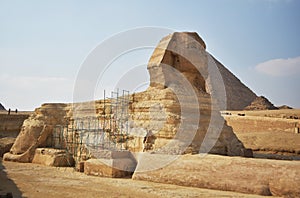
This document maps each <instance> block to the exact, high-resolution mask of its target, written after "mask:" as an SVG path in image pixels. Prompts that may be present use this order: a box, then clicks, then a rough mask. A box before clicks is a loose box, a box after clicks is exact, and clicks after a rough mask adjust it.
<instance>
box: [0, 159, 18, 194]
mask: <svg viewBox="0 0 300 198" xmlns="http://www.w3.org/2000/svg"><path fill="white" fill-rule="evenodd" d="M11 197H14V198H19V197H22V192H21V191H20V190H19V188H18V187H17V185H16V184H15V183H14V181H13V180H11V179H10V178H9V177H8V175H7V172H6V170H5V166H4V165H3V164H2V158H0V198H11Z"/></svg>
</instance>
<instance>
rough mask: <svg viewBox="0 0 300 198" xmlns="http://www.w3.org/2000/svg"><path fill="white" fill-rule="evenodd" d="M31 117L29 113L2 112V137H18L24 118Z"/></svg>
mask: <svg viewBox="0 0 300 198" xmlns="http://www.w3.org/2000/svg"><path fill="white" fill-rule="evenodd" d="M28 117H29V113H18V114H16V113H11V114H10V115H7V112H5V113H4V114H3V113H2V112H1V114H0V138H2V137H14V138H16V137H17V136H18V135H19V133H20V130H21V127H22V125H23V122H24V120H26V119H27V118H28Z"/></svg>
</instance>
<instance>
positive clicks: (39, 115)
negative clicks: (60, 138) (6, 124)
mask: <svg viewBox="0 0 300 198" xmlns="http://www.w3.org/2000/svg"><path fill="white" fill-rule="evenodd" d="M67 107H68V106H67V105H66V104H43V105H42V106H41V107H40V108H37V109H36V110H35V111H34V113H33V114H32V115H31V116H30V117H29V118H28V119H27V120H25V121H24V123H23V126H22V129H21V132H20V134H19V135H18V137H17V139H16V141H15V143H14V145H13V146H12V148H11V149H10V152H9V153H6V154H5V155H4V156H3V159H4V160H9V161H18V162H31V161H32V159H33V157H34V153H35V149H36V148H38V147H47V146H51V134H52V133H53V129H54V127H55V126H56V125H59V124H65V123H67V122H68V119H69V118H66V113H67V110H68V109H67Z"/></svg>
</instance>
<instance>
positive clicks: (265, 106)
mask: <svg viewBox="0 0 300 198" xmlns="http://www.w3.org/2000/svg"><path fill="white" fill-rule="evenodd" d="M273 109H278V108H277V107H275V106H274V105H273V104H272V103H271V102H270V101H269V100H268V99H267V98H265V97H264V96H259V97H257V98H256V99H255V100H253V101H252V102H251V104H250V105H249V106H247V107H246V108H245V110H273Z"/></svg>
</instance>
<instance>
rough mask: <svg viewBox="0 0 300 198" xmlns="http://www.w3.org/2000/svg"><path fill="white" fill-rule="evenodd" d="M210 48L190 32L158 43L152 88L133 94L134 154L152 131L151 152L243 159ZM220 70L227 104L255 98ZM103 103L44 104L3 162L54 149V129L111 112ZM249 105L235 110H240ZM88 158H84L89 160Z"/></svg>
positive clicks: (28, 159)
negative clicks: (223, 109) (222, 109)
mask: <svg viewBox="0 0 300 198" xmlns="http://www.w3.org/2000/svg"><path fill="white" fill-rule="evenodd" d="M205 47H206V46H205V43H204V42H203V41H202V39H201V38H200V37H199V36H198V35H197V34H196V33H187V32H183V33H173V34H171V35H168V36H166V37H165V38H163V39H162V40H161V42H160V43H159V44H158V47H157V48H156V49H155V51H154V53H153V55H152V57H151V58H150V61H149V64H148V70H149V74H150V80H151V82H150V87H149V88H148V89H147V90H146V91H144V92H141V93H137V94H133V95H131V96H130V98H131V101H132V102H131V103H130V104H129V110H128V111H129V115H130V117H129V118H128V123H129V125H130V129H129V135H128V136H129V140H128V145H127V148H128V149H129V150H130V151H134V152H141V151H142V150H143V147H144V145H143V139H144V137H145V136H146V134H147V131H152V133H153V141H151V143H152V145H147V147H149V148H151V149H152V150H151V149H150V151H149V152H155V153H168V154H185V153H199V152H201V153H206V152H209V153H214V154H222V155H233V156H236V155H241V152H242V150H243V149H245V148H244V146H243V144H242V143H241V142H240V141H239V140H238V138H237V137H236V136H235V134H234V133H233V131H232V128H231V127H229V126H227V125H226V123H225V122H224V119H223V118H222V117H221V116H220V113H219V110H220V108H219V106H222V105H221V104H223V103H225V102H226V98H222V97H220V96H222V93H221V92H222V86H221V85H218V84H216V82H219V81H217V80H220V78H221V77H218V76H211V75H210V74H211V71H210V70H211V69H212V68H210V67H211V64H212V63H211V62H212V58H210V55H209V54H208V53H207V52H206V50H205ZM213 64H214V63H213ZM217 67H219V68H221V75H225V76H224V77H226V78H224V79H223V80H224V82H225V87H226V86H231V85H232V87H227V88H225V89H226V91H228V90H229V92H230V93H231V92H232V93H235V94H229V95H228V94H227V96H228V98H227V101H230V100H234V101H236V100H238V101H243V100H242V99H240V98H238V97H239V96H238V94H241V93H245V96H246V95H247V94H248V95H251V94H252V95H253V93H252V92H251V91H250V90H248V89H247V88H245V87H243V85H242V84H241V83H240V81H238V80H237V79H236V78H235V77H234V76H233V75H232V74H231V73H230V72H228V71H227V70H225V69H224V68H223V70H224V71H223V70H222V66H221V65H220V64H219V65H217ZM222 71H223V72H224V74H222ZM232 76H233V77H232ZM215 77H218V79H215ZM227 77H228V79H230V81H228V82H227V80H226V79H227ZM215 81H216V82H215ZM235 87H238V89H235ZM243 90H244V91H243ZM224 91H225V90H224ZM237 92H238V94H237ZM223 94H224V97H225V93H223ZM254 95H255V94H254ZM232 97H233V98H234V97H235V99H233V98H232ZM107 102H109V101H106V103H107ZM103 103H104V101H103V100H102V101H94V102H87V103H81V104H75V105H74V108H72V105H71V104H69V105H67V104H44V105H43V106H42V107H40V108H38V109H36V110H35V113H34V114H33V115H32V116H31V117H30V118H29V119H27V120H26V121H25V122H24V124H23V127H22V130H21V133H20V134H19V136H18V138H17V140H16V142H15V144H14V145H13V147H12V148H11V150H10V153H7V154H5V156H4V159H5V160H12V161H20V162H31V161H32V159H33V156H34V152H35V149H36V148H38V147H45V146H49V138H50V137H51V134H52V132H53V128H54V126H56V125H64V126H67V125H69V124H70V120H71V119H72V118H73V114H75V116H76V118H87V117H88V116H96V117H97V116H99V117H101V116H102V115H103V114H104V112H105V113H106V114H107V113H109V114H111V113H112V112H111V110H110V109H104V104H103ZM244 103H245V102H243V103H242V104H240V103H237V104H238V106H232V105H231V106H230V107H232V108H239V107H240V106H243V105H244ZM107 116H110V115H107ZM112 116H113V115H112ZM151 143H148V142H147V144H151ZM242 153H244V152H242ZM89 158H90V157H89V156H88V155H85V159H84V160H87V159H89Z"/></svg>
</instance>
